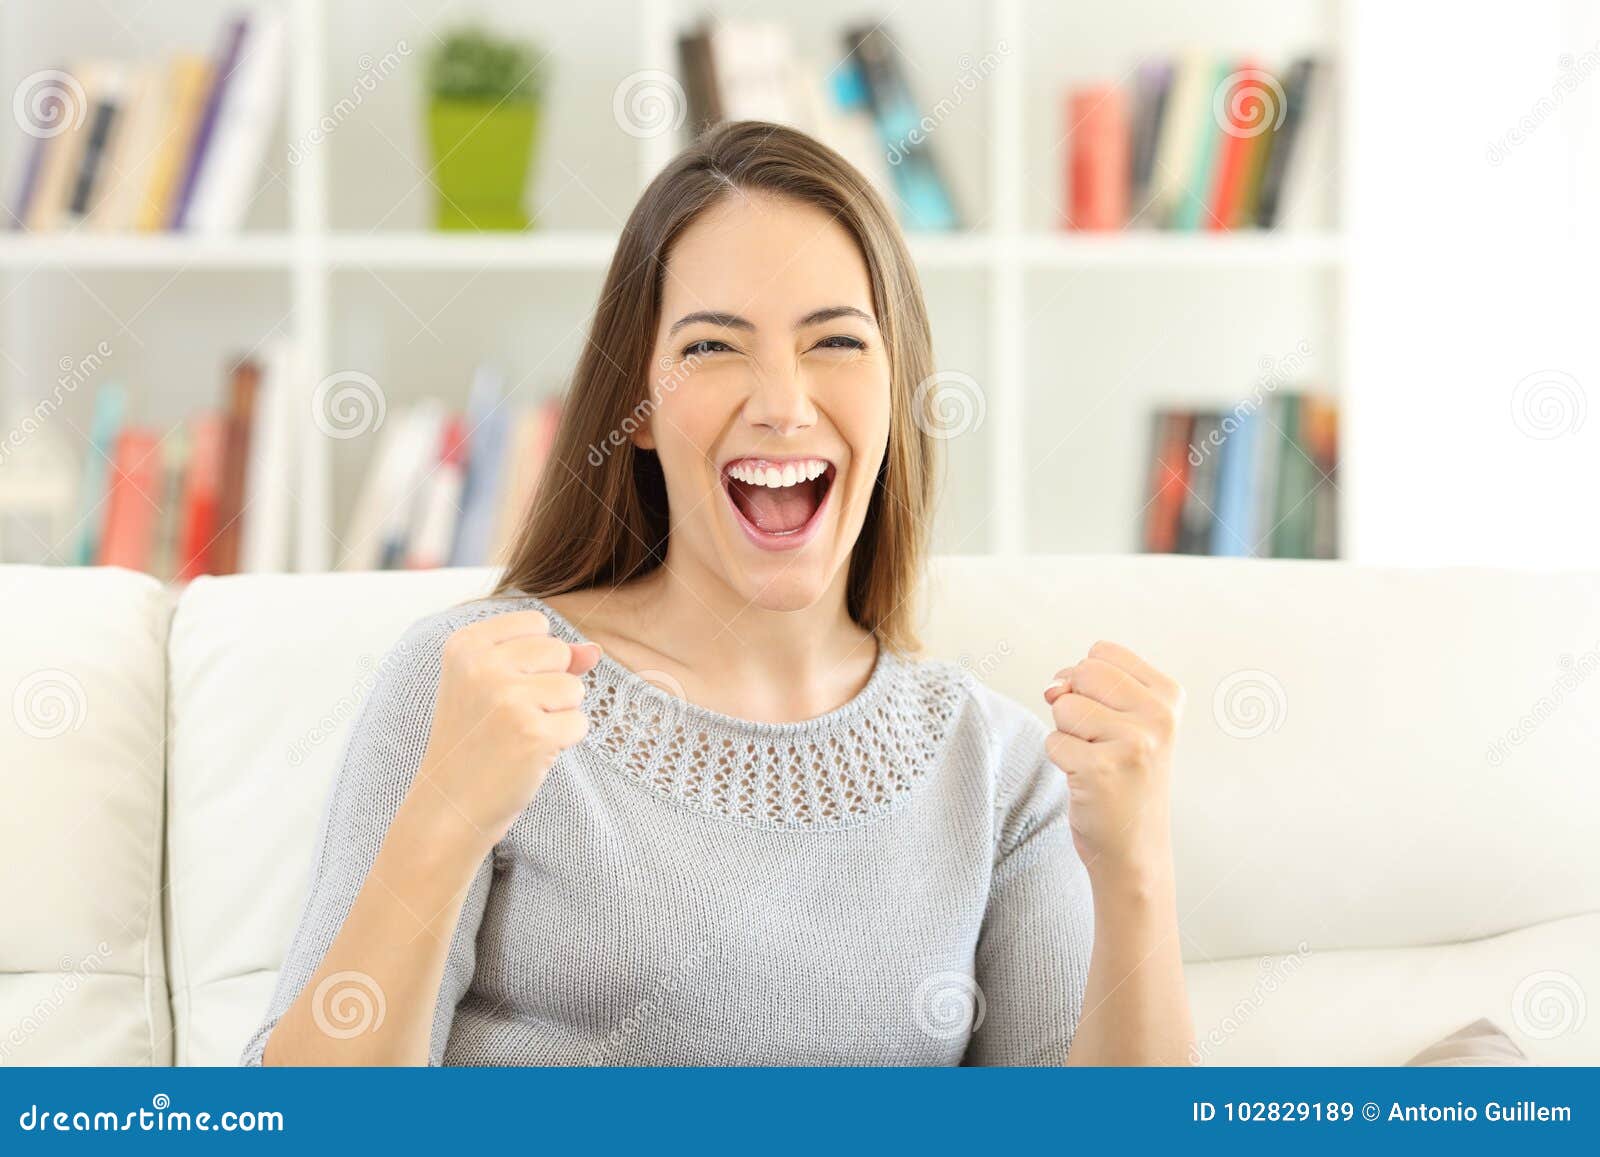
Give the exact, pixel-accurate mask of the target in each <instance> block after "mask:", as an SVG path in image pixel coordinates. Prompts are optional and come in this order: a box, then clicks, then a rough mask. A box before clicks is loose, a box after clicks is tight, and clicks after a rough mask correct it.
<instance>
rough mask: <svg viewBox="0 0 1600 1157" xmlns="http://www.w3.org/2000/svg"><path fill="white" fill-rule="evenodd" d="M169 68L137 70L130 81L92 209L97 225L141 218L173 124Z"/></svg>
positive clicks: (121, 225)
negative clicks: (170, 115)
mask: <svg viewBox="0 0 1600 1157" xmlns="http://www.w3.org/2000/svg"><path fill="white" fill-rule="evenodd" d="M166 80H167V78H166V70H165V69H164V68H162V67H159V66H155V65H151V66H147V67H144V68H140V69H138V70H137V71H136V72H135V73H134V74H133V76H132V78H131V79H130V80H129V82H128V97H127V101H126V103H124V104H123V106H122V111H121V113H120V114H118V117H119V124H118V127H117V129H116V131H115V134H114V139H115V143H114V144H113V146H112V149H111V152H110V153H109V154H108V155H107V158H106V160H107V163H106V165H105V167H104V168H103V169H102V170H101V173H100V185H101V188H100V190H99V191H98V192H97V193H96V194H95V202H94V207H93V208H92V209H91V210H90V212H89V225H90V226H91V227H92V228H94V229H103V230H120V229H132V228H134V227H135V225H136V224H137V222H138V220H139V210H140V208H141V207H142V206H143V204H144V194H145V190H146V189H147V188H149V186H150V179H151V175H152V171H153V170H154V168H155V161H156V160H157V158H158V156H159V154H160V153H161V150H162V147H163V145H164V143H165V140H166V135H167V131H168V129H169V127H170V124H169V121H168V113H169V111H170V110H169V109H168V107H167V83H166Z"/></svg>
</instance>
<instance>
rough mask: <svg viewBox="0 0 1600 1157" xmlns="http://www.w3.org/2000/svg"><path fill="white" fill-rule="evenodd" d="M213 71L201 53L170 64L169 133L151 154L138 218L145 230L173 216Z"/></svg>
mask: <svg viewBox="0 0 1600 1157" xmlns="http://www.w3.org/2000/svg"><path fill="white" fill-rule="evenodd" d="M211 72H212V69H211V62H210V61H209V60H207V59H205V58H204V57H200V56H179V57H177V58H176V59H174V60H173V61H172V63H171V65H170V66H169V67H168V70H167V76H166V81H165V84H164V86H163V88H164V90H165V91H164V94H163V97H162V98H160V99H161V103H162V105H163V109H164V115H163V118H162V121H163V124H164V126H165V127H164V133H165V135H164V136H163V137H162V139H161V143H160V145H159V147H158V148H157V149H156V151H155V152H154V153H153V154H152V156H151V158H150V161H149V164H150V175H149V182H148V184H146V186H145V187H144V190H143V196H142V197H141V198H140V202H139V208H138V215H137V217H136V218H135V219H134V225H135V227H136V228H138V229H140V230H142V231H144V232H154V231H156V230H161V229H165V228H167V226H168V224H169V223H170V222H171V220H172V217H173V214H174V211H175V209H174V206H175V205H176V202H177V198H178V193H179V189H180V188H181V187H182V184H183V180H184V173H185V171H186V170H187V168H188V164H189V154H190V152H191V151H192V150H193V148H194V145H195V136H196V134H197V133H198V131H199V128H200V122H201V119H202V117H203V116H204V113H205V107H206V99H207V94H209V93H210V91H211Z"/></svg>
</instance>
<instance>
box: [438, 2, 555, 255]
mask: <svg viewBox="0 0 1600 1157" xmlns="http://www.w3.org/2000/svg"><path fill="white" fill-rule="evenodd" d="M540 64H541V55H540V53H539V52H538V50H537V48H536V46H535V45H533V44H531V43H528V42H524V41H516V40H507V39H503V38H501V37H497V36H494V35H493V34H491V33H489V32H487V31H485V30H483V29H480V28H462V29H458V30H457V31H455V32H452V33H451V34H450V35H448V36H447V37H445V39H444V43H442V44H441V45H440V46H439V47H438V48H436V49H435V50H434V53H433V57H432V59H431V60H430V62H429V66H428V143H429V147H430V148H431V149H432V151H433V183H434V185H435V186H436V203H437V206H438V208H437V222H438V227H439V228H440V229H526V228H527V227H528V225H529V224H530V222H529V218H528V214H527V212H526V210H525V209H524V208H523V193H524V190H525V189H526V187H527V182H528V170H529V164H530V162H531V160H532V158H533V150H534V143H535V141H536V140H537V137H538V132H539V109H540V104H541V102H542V98H543V95H544V79H545V78H544V76H543V72H542V70H541V67H540Z"/></svg>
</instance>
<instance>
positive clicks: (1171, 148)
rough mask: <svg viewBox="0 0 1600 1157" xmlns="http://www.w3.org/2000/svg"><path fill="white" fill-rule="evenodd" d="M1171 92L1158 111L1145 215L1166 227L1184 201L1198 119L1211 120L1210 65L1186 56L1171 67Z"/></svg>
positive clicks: (1197, 140)
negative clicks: (1153, 165) (1159, 118)
mask: <svg viewBox="0 0 1600 1157" xmlns="http://www.w3.org/2000/svg"><path fill="white" fill-rule="evenodd" d="M1173 67H1174V71H1173V78H1172V92H1171V95H1170V96H1169V97H1168V98H1167V101H1166V105H1165V107H1164V109H1163V111H1162V118H1161V127H1160V132H1159V137H1160V140H1159V143H1158V145H1157V147H1156V149H1157V151H1156V157H1155V172H1154V174H1153V175H1152V176H1151V179H1150V192H1149V210H1148V212H1149V215H1150V218H1151V220H1152V221H1153V223H1154V224H1156V225H1158V226H1161V227H1163V228H1165V227H1170V226H1171V225H1172V224H1173V221H1174V219H1175V217H1176V215H1177V213H1178V209H1179V206H1180V204H1181V203H1182V201H1183V200H1184V196H1185V191H1186V189H1187V187H1188V183H1189V180H1190V177H1191V171H1192V168H1193V165H1194V160H1195V157H1196V156H1197V155H1198V152H1199V149H1200V135H1201V119H1202V118H1204V119H1205V121H1206V122H1207V124H1209V123H1210V120H1211V91H1210V87H1209V82H1210V78H1211V75H1212V65H1211V62H1210V61H1209V60H1208V59H1207V58H1206V57H1205V56H1202V55H1200V54H1198V53H1190V54H1188V55H1186V56H1184V57H1183V58H1182V59H1181V60H1179V61H1178V62H1177V63H1176V64H1175V65H1174V66H1173Z"/></svg>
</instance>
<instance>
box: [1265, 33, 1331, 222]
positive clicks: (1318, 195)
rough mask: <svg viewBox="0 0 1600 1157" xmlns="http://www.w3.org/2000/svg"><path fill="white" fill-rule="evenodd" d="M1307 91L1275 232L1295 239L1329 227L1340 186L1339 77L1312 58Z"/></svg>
mask: <svg viewBox="0 0 1600 1157" xmlns="http://www.w3.org/2000/svg"><path fill="white" fill-rule="evenodd" d="M1306 89H1307V92H1306V107H1305V113H1304V114H1303V119H1302V120H1301V122H1300V132H1299V139H1298V140H1297V141H1295V145H1294V153H1293V154H1292V155H1291V156H1290V158H1289V169H1288V171H1287V172H1286V173H1284V175H1283V189H1282V190H1281V191H1280V193H1279V196H1278V220H1277V227H1278V228H1279V229H1283V230H1285V231H1287V232H1294V233H1305V232H1311V231H1315V230H1319V229H1326V228H1327V227H1328V226H1329V224H1330V218H1331V217H1332V214H1331V213H1330V212H1329V208H1330V206H1331V205H1332V204H1333V202H1334V200H1335V194H1336V193H1337V191H1338V186H1339V171H1338V159H1337V152H1338V142H1337V140H1336V136H1335V134H1336V132H1337V125H1338V119H1339V118H1338V101H1339V91H1338V76H1337V74H1336V73H1335V72H1334V69H1333V64H1332V62H1331V61H1329V60H1328V59H1327V58H1326V57H1318V58H1317V62H1316V64H1315V65H1314V66H1313V67H1312V69H1311V80H1310V82H1309V83H1308V84H1307V85H1306Z"/></svg>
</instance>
